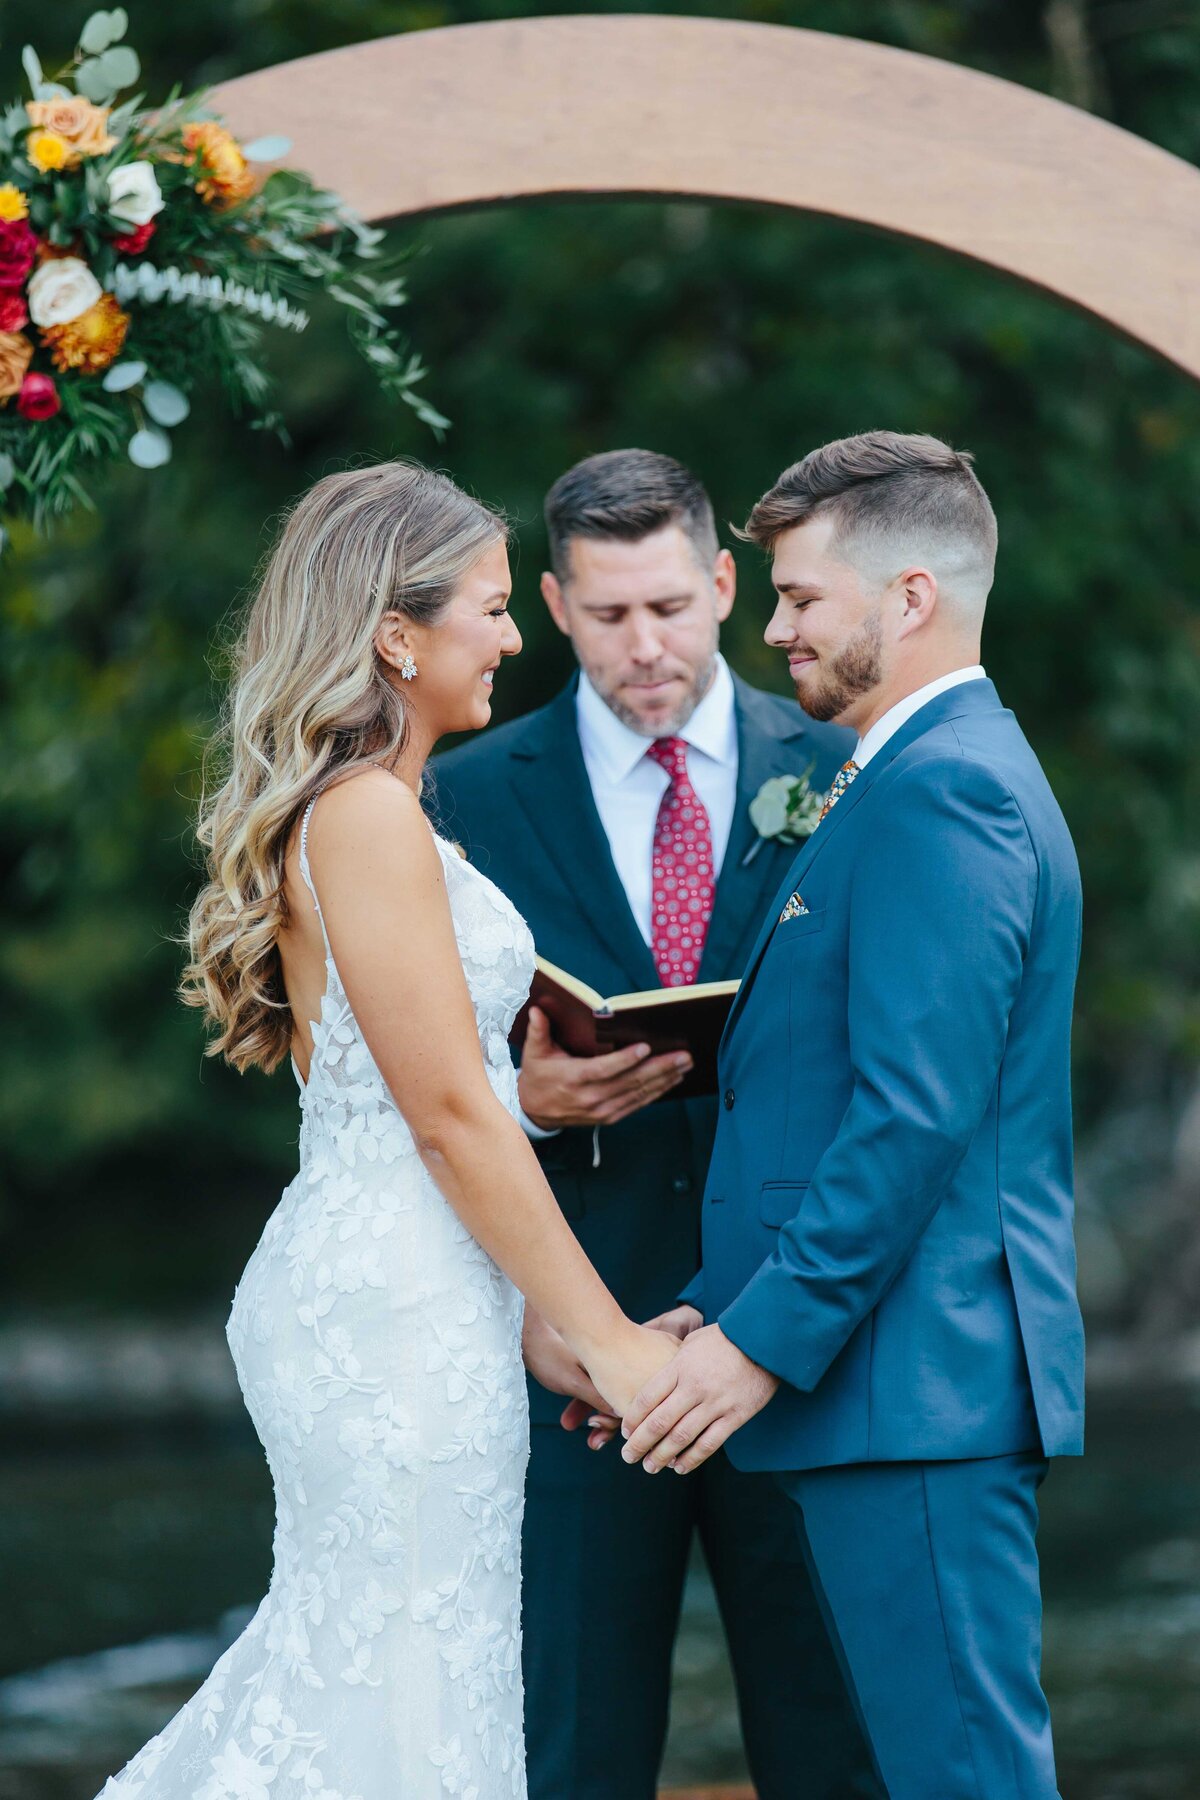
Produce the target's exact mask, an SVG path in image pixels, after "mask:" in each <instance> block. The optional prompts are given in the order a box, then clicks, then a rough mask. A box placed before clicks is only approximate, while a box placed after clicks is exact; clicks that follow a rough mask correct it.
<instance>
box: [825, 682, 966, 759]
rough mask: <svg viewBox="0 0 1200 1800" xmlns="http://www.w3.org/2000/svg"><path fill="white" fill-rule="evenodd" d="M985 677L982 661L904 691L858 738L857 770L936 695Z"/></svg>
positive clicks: (855, 753)
mask: <svg viewBox="0 0 1200 1800" xmlns="http://www.w3.org/2000/svg"><path fill="white" fill-rule="evenodd" d="M986 680H987V675H986V673H985V671H984V669H983V666H982V664H980V663H974V664H972V666H971V667H970V668H969V669H955V670H954V671H953V673H952V674H950V675H939V676H938V678H937V680H936V681H927V682H926V683H925V686H924V687H920V688H918V689H917V690H916V692H915V693H913V694H905V696H904V698H903V700H897V702H896V704H895V706H890V707H889V708H888V710H887V711H886V712H885V713H884V714H883V717H882V718H879V719H876V721H875V723H874V724H873V725H872V726H871V729H870V730H869V731H868V732H867V733H866V734H865V736H863V737H861V738H859V740H858V746H857V748H856V749H855V752H854V761H855V762H856V763H857V764H858V766H859V768H860V769H865V768H866V766H867V764H868V763H869V762H870V760H871V758H872V757H873V756H878V754H879V752H880V751H881V750H882V749H883V746H884V745H885V744H886V743H887V741H888V739H889V738H890V737H892V736H894V734H895V733H896V732H897V731H899V729H900V727H901V726H902V725H903V724H904V723H905V722H906V721H907V720H908V719H911V718H912V716H913V714H914V713H915V712H920V710H921V708H922V707H923V706H924V705H925V704H926V703H927V702H928V701H930V700H932V699H934V698H935V697H936V696H937V695H938V694H944V693H946V692H947V691H948V690H949V689H950V688H955V687H961V686H962V684H963V682H964V681H986Z"/></svg>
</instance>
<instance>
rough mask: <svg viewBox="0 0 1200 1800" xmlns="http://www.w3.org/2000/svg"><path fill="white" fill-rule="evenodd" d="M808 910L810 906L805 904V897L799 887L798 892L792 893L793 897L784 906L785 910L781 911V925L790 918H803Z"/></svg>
mask: <svg viewBox="0 0 1200 1800" xmlns="http://www.w3.org/2000/svg"><path fill="white" fill-rule="evenodd" d="M807 911H808V908H807V906H805V904H804V897H803V895H802V894H801V892H800V890H799V888H797V889H796V892H795V893H794V894H793V895H792V897H791V899H790V900H789V901H788V903H787V905H786V906H785V907H784V909H783V911H782V912H781V913H780V915H779V923H780V924H781V925H783V924H785V923H786V922H787V920H788V919H800V918H803V916H804V914H805V913H806V912H807Z"/></svg>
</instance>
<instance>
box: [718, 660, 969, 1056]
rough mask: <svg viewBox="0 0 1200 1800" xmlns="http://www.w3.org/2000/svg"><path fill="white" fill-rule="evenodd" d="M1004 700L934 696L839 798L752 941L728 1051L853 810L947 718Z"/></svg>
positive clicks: (960, 693) (961, 691)
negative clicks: (776, 947) (762, 968)
mask: <svg viewBox="0 0 1200 1800" xmlns="http://www.w3.org/2000/svg"><path fill="white" fill-rule="evenodd" d="M999 707H1000V697H999V695H998V694H997V692H996V690H995V688H994V686H993V685H992V683H991V682H990V681H969V682H963V683H962V684H961V685H960V686H958V687H955V688H950V689H948V690H947V692H945V693H944V694H938V695H936V696H935V697H934V698H933V699H932V700H930V701H928V702H927V703H926V704H925V705H924V706H922V707H921V708H920V709H919V710H918V711H917V712H915V713H914V714H913V715H912V717H911V718H910V719H906V720H905V722H904V724H903V725H902V726H901V727H900V729H899V730H898V731H897V732H895V733H893V735H892V736H891V737H890V738H889V739H888V741H887V743H886V744H885V745H884V746H883V748H882V750H880V751H879V752H878V753H877V754H876V755H875V756H873V757H872V758H871V760H870V762H869V763H868V764H867V766H866V768H865V769H864V770H863V771H862V773H861V774H860V775H856V776H855V778H854V780H853V781H852V782H851V784H850V786H849V787H848V788H847V789H846V790H845V792H844V793H843V795H842V797H841V799H840V800H839V801H838V802H837V805H836V806H835V807H834V808H833V810H832V811H831V812H830V813H828V814H827V815H826V817H825V819H824V820H823V821H822V823H821V824H820V825H818V826H817V829H816V830H815V831H814V832H813V833H812V836H811V837H809V838H808V839H807V841H806V842H805V843H804V844H803V845H802V846H801V848H800V850H799V852H798V854H797V855H796V857H795V859H794V861H793V863H792V866H791V868H790V869H789V870H788V872H787V875H786V877H785V878H784V880H783V882H782V883H781V884H780V887H779V889H778V892H777V893H776V894H775V895H774V897H773V898H772V901H771V904H770V906H769V907H768V909H767V913H766V917H765V918H764V919H763V922H762V927H761V929H760V931H759V934H758V936H757V938H756V939H755V942H754V948H753V949H752V950H751V952H750V957H749V960H748V962H747V964H746V972H745V974H744V975H743V977H742V985H741V987H740V988H739V989H738V992H737V994H736V996H735V997H734V1002H733V1005H732V1007H731V1008H730V1010H729V1017H728V1019H727V1020H726V1022H725V1031H724V1034H723V1036H722V1038H721V1047H722V1049H724V1047H725V1045H726V1044H727V1043H728V1042H729V1035H730V1033H731V1031H732V1029H733V1026H734V1022H735V1020H736V1019H737V1017H738V1014H739V1013H740V1012H741V1010H742V1007H743V1006H744V1005H745V1002H746V997H747V995H748V993H749V990H750V985H751V983H752V982H753V979H754V976H755V973H756V971H757V969H758V965H759V963H760V962H761V961H762V959H763V955H764V953H765V951H766V948H767V945H768V944H769V943H770V941H771V938H772V936H773V935H774V931H775V927H776V926H777V925H778V923H779V915H780V912H781V911H782V910H783V907H784V906H785V905H786V904H787V901H788V898H789V896H790V895H791V894H793V893H794V892H795V891H796V889H797V888H798V887H799V886H800V884H801V882H802V881H803V880H804V876H805V873H806V871H807V869H808V868H809V866H810V864H811V863H812V861H813V859H814V857H815V856H816V855H817V854H818V852H819V851H821V850H824V849H827V848H828V846H829V843H830V841H831V839H832V838H833V837H834V835H835V834H836V833H837V832H838V831H840V830H841V828H842V826H843V825H844V824H845V823H846V820H847V819H848V818H849V817H850V814H851V813H852V812H853V811H854V808H855V807H856V806H858V805H859V804H860V802H861V801H862V800H863V799H864V798H865V797H866V794H867V792H868V790H869V789H870V787H871V786H872V784H873V783H874V782H875V781H877V780H878V778H879V776H880V775H882V774H883V772H884V770H885V769H886V768H888V766H889V765H890V764H891V763H893V762H894V761H895V760H896V758H897V757H898V756H899V755H900V752H901V751H902V750H905V749H907V747H908V745H909V744H911V743H914V742H915V741H916V739H917V738H919V737H923V736H924V735H925V733H926V732H927V731H932V730H933V729H934V727H935V726H937V725H944V724H945V723H946V721H947V720H948V719H954V718H960V717H961V716H962V715H963V714H964V713H968V712H979V711H997V710H999Z"/></svg>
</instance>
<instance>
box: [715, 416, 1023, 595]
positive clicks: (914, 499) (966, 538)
mask: <svg viewBox="0 0 1200 1800" xmlns="http://www.w3.org/2000/svg"><path fill="white" fill-rule="evenodd" d="M974 460H975V459H974V457H973V456H972V455H971V453H970V451H969V450H952V449H951V448H950V446H949V444H944V443H942V441H941V439H940V438H935V437H926V436H924V435H923V434H920V433H907V432H900V431H864V432H861V433H860V434H859V435H858V436H857V437H848V438H838V439H837V440H836V441H835V442H834V443H832V444H823V445H822V446H821V448H820V449H819V450H810V451H809V453H808V455H807V456H805V457H802V458H801V460H800V461H799V462H797V463H793V464H792V466H791V468H790V469H785V470H784V472H783V474H782V475H781V476H780V477H779V480H778V481H777V482H776V483H775V485H774V487H772V488H770V489H768V491H767V492H766V493H765V494H764V495H763V497H762V499H761V500H760V501H759V502H758V503H757V505H756V506H755V507H754V508H753V509H752V511H751V513H750V517H749V518H748V519H747V521H746V525H745V529H744V530H743V531H741V532H739V533H738V535H739V536H740V537H743V538H748V539H749V540H750V542H751V543H755V544H759V545H761V546H762V547H763V549H767V550H769V549H770V548H771V547H772V545H773V544H774V543H775V541H776V539H777V538H779V537H780V536H781V535H782V534H783V533H784V532H785V531H790V530H792V528H793V527H794V526H797V525H804V524H807V523H808V521H809V520H810V519H818V518H830V519H832V521H833V525H834V532H833V539H832V543H831V549H832V551H833V554H834V555H839V554H840V555H842V556H843V557H844V558H845V560H846V561H847V562H851V563H853V564H854V565H855V567H856V568H859V569H861V570H863V572H864V573H867V574H869V575H872V576H874V577H876V578H877V579H878V580H880V581H881V582H887V581H889V580H891V579H892V578H893V577H894V576H895V575H897V574H899V572H900V570H901V569H902V568H903V567H904V565H905V564H906V563H909V562H926V561H928V562H929V563H930V564H931V566H933V569H934V573H935V574H936V575H937V576H938V579H939V582H941V583H942V584H943V585H944V587H945V588H946V591H947V593H948V595H950V596H953V597H954V598H957V599H959V600H961V601H962V602H964V603H965V604H967V605H972V606H979V607H982V605H983V602H984V601H985V600H986V599H987V595H988V590H989V588H990V587H991V585H992V575H993V571H994V569H995V564H996V541H997V531H996V515H995V513H994V512H993V511H992V504H991V501H990V500H989V499H988V497H987V495H986V493H985V492H984V490H983V485H982V483H981V482H980V480H979V477H978V476H977V475H976V473H975V470H974V468H973V466H972V465H973V463H974Z"/></svg>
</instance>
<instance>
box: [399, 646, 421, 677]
mask: <svg viewBox="0 0 1200 1800" xmlns="http://www.w3.org/2000/svg"><path fill="white" fill-rule="evenodd" d="M416 678H417V665H416V663H415V662H414V661H413V659H412V651H411V650H409V651H408V652H406V654H405V657H404V661H403V662H402V663H401V664H400V679H401V681H415V680H416Z"/></svg>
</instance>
